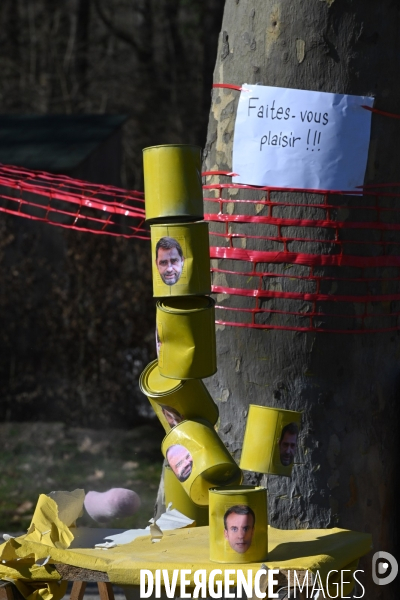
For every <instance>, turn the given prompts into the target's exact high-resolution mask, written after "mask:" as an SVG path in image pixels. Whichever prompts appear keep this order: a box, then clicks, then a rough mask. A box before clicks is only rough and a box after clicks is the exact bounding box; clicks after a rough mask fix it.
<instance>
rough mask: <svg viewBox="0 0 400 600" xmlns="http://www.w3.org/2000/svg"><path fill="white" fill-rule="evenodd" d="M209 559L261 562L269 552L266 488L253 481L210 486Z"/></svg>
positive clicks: (222, 561) (225, 561) (224, 561)
mask: <svg viewBox="0 0 400 600" xmlns="http://www.w3.org/2000/svg"><path fill="white" fill-rule="evenodd" d="M209 514H210V560H213V561H215V562H220V563H250V562H261V561H263V560H265V559H266V558H267V554H268V506H267V490H266V489H265V488H263V487H253V486H250V485H242V486H236V487H234V486H229V487H224V488H215V489H210V505H209Z"/></svg>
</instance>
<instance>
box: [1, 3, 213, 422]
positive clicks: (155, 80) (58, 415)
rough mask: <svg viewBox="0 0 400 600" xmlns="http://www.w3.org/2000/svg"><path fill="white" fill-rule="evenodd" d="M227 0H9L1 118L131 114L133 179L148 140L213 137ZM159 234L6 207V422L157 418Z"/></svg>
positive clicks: (4, 12) (128, 141)
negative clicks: (150, 382)
mask: <svg viewBox="0 0 400 600" xmlns="http://www.w3.org/2000/svg"><path fill="white" fill-rule="evenodd" d="M223 5H224V1H223V0H135V1H132V0H107V1H106V0H66V1H65V2H61V3H60V2H56V3H55V2H52V1H51V0H34V1H30V2H22V1H21V0H2V2H1V3H0V113H2V114H3V115H4V114H41V115H45V114H110V113H111V114H122V115H127V117H128V120H127V121H126V123H125V125H124V128H123V161H122V162H123V164H122V174H121V175H122V182H123V186H124V187H126V188H128V189H137V190H143V181H142V177H143V176H142V149H143V148H145V147H147V146H152V145H157V144H166V143H190V144H198V145H200V146H202V147H203V146H204V144H205V140H206V129H207V121H208V113H209V107H210V100H211V86H212V74H213V69H214V65H215V58H216V52H217V44H218V34H219V31H220V27H221V21H222V12H223ZM149 246H150V245H149V244H148V243H147V242H140V241H134V240H125V239H123V238H109V237H108V236H99V235H91V234H89V233H79V232H75V231H67V230H62V229H61V228H58V227H50V226H48V225H46V224H40V223H35V222H30V221H28V220H26V219H19V218H15V217H12V216H8V215H5V214H1V215H0V280H1V286H0V407H1V412H0V414H1V416H0V421H3V422H19V421H25V422H26V421H58V422H63V423H64V424H66V425H68V426H77V425H79V426H81V427H96V428H102V427H116V428H118V427H124V428H129V427H132V426H136V425H138V424H140V423H143V422H144V421H146V420H147V419H148V418H149V417H150V415H151V413H150V412H149V407H148V402H147V400H146V399H145V398H144V396H143V395H142V394H141V392H140V390H139V387H138V378H139V375H140V373H141V371H142V370H143V368H144V367H145V366H146V364H147V363H148V362H150V361H151V360H152V359H154V358H155V344H154V323H155V302H154V301H153V298H152V285H151V263H150V248H149Z"/></svg>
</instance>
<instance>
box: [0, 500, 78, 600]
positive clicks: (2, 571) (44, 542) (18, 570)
mask: <svg viewBox="0 0 400 600" xmlns="http://www.w3.org/2000/svg"><path fill="white" fill-rule="evenodd" d="M57 494H58V496H57V497H58V500H59V501H60V505H58V504H57V502H55V500H53V498H49V496H46V495H45V494H41V495H40V496H39V499H38V503H37V505H36V508H35V512H34V515H33V517H32V522H31V524H30V526H29V529H28V532H27V533H26V534H25V535H22V536H20V537H17V538H11V539H10V540H8V541H7V542H5V544H2V545H1V546H0V559H1V561H2V564H0V578H1V579H5V580H8V581H12V582H13V583H14V584H15V585H16V587H17V588H18V589H19V591H20V592H21V594H22V595H23V596H24V597H25V598H26V599H27V600H39V599H41V600H60V599H61V598H62V597H63V596H64V595H65V592H66V586H67V582H61V581H60V580H61V576H60V574H59V573H58V572H57V571H56V569H55V568H54V567H53V566H51V565H50V564H43V565H41V564H36V562H37V561H38V560H39V559H43V560H45V559H47V557H49V556H50V550H51V549H52V548H54V549H55V548H59V549H61V550H62V551H65V549H66V548H68V547H69V545H70V544H71V542H72V540H73V539H74V536H73V534H72V532H71V530H70V528H69V527H68V526H67V525H66V524H65V522H64V521H62V520H61V519H60V517H59V513H60V512H61V513H62V514H63V516H64V519H65V520H67V522H68V523H69V524H71V523H72V520H73V519H74V518H76V516H78V514H79V513H80V510H81V508H82V506H83V498H84V492H83V490H75V491H74V492H58V493H57ZM60 506H61V508H60ZM69 515H72V516H71V517H70V518H69ZM36 548H37V550H36Z"/></svg>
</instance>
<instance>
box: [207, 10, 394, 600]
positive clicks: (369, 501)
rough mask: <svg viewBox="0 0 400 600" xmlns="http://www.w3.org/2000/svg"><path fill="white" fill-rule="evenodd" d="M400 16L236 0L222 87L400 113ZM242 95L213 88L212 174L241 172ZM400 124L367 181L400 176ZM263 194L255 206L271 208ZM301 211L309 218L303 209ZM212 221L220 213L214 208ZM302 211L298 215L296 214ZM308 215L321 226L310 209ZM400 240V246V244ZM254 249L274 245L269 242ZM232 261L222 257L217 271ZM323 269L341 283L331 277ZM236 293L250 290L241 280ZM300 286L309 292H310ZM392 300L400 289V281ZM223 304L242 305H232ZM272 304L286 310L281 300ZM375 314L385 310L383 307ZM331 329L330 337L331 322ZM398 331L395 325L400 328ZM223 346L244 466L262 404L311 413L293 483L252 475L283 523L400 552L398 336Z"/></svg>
mask: <svg viewBox="0 0 400 600" xmlns="http://www.w3.org/2000/svg"><path fill="white" fill-rule="evenodd" d="M399 16H400V11H399V7H398V5H397V4H396V3H394V2H392V1H390V0H385V1H383V2H381V3H379V5H378V4H377V3H365V2H361V1H358V0H357V1H351V0H325V1H320V2H314V1H312V0H305V1H304V2H301V3H298V2H293V1H292V0H281V1H280V2H276V1H274V0H247V2H244V1H243V0H235V1H234V0H227V2H226V6H225V13H224V18H223V24H222V31H221V34H220V40H219V48H218V55H217V62H216V66H215V71H214V82H215V83H230V84H236V85H242V84H243V83H249V84H255V83H259V84H262V85H271V86H280V87H287V88H298V89H307V90H318V91H325V92H334V93H348V94H358V95H373V96H375V98H376V101H375V106H376V107H377V108H380V109H382V110H385V111H388V112H393V113H400V78H399V77H398V73H399V67H400V53H399V52H398V49H399V41H400V40H399V31H400V29H399ZM238 99H239V92H237V91H233V90H227V89H214V91H213V101H212V106H211V112H210V120H209V128H208V138H207V144H206V148H205V152H204V170H205V171H210V170H228V171H229V170H231V169H232V142H233V131H234V123H235V115H236V108H237V103H238ZM399 127H400V124H399V122H398V121H394V120H393V119H389V118H384V117H380V116H378V115H373V117H372V133H371V142H370V151H369V159H368V167H367V175H366V182H368V183H370V182H393V181H398V180H399V177H398V167H399V164H398V163H399V160H398V157H397V156H396V148H397V137H398V128H399ZM210 181H212V180H208V181H207V182H210ZM214 181H227V180H224V179H221V178H217V179H214ZM236 193H237V190H236ZM257 194H258V193H257ZM257 194H255V193H254V194H253V196H252V197H253V198H259V197H260V195H259V194H258V195H257ZM238 196H240V194H238V195H237V196H234V197H238ZM246 197H250V196H246ZM289 197H290V195H289V194H288V196H287V198H289ZM292 197H293V196H292ZM396 200H397V199H396ZM351 201H352V200H351V198H350V199H349V198H347V200H346V202H347V203H351ZM344 203H345V201H344ZM392 206H395V203H393V204H392ZM293 211H296V213H294V212H293V213H292V214H293V215H294V214H296V217H297V218H299V212H298V207H295V208H293ZM205 212H211V211H210V206H209V203H206V207H205ZM238 212H239V210H238ZM240 212H243V211H240ZM290 214H291V213H290V211H288V212H287V213H285V216H287V217H288V218H290ZM302 216H303V218H316V216H315V213H312V210H311V209H308V208H307V209H303V215H302ZM366 216H367V213H363V214H362V215H359V217H360V218H362V219H364V218H366ZM257 227H258V228H257ZM263 227H264V229H263ZM265 228H266V226H265V225H264V226H262V225H258V226H254V229H253V231H252V233H254V234H255V235H265ZM213 229H214V230H215V229H216V227H215V226H213ZM236 231H238V230H236ZM324 235H326V231H323V230H318V236H324ZM371 235H372V234H371V232H369V231H368V230H364V232H363V234H360V237H359V238H358V239H359V240H361V241H362V240H363V241H368V240H370V239H371ZM393 239H397V241H398V237H397V238H396V237H394V238H393ZM263 244H264V246H263ZM329 244H330V241H329V240H328V239H327V242H326V243H325V245H324V244H323V243H321V245H320V249H319V251H320V253H327V252H328V253H329ZM211 245H214V246H217V245H222V243H221V238H216V237H215V238H212V239H211ZM252 248H254V249H259V250H262V249H266V248H265V242H262V243H261V242H260V243H258V245H257V244H256V245H255V246H252ZM303 248H306V247H305V246H303ZM327 248H328V250H327ZM362 248H363V249H362V250H361V251H360V250H358V253H359V255H361V256H363V255H364V256H367V255H368V256H370V255H371V254H370V253H371V248H369V247H368V244H367V245H364V246H362ZM394 248H396V246H394ZM313 249H314V251H315V243H314V245H313ZM297 251H298V250H297ZM303 251H304V252H307V250H306V249H304V250H303ZM392 252H393V254H396V250H392ZM226 265H227V263H226V262H225V263H224V262H223V261H221V260H214V261H213V266H215V267H225V268H226ZM230 267H231V269H232V270H235V269H236V270H239V263H238V262H237V261H236V264H235V261H231V262H230ZM269 267H271V265H269ZM301 269H302V268H301V267H297V266H295V265H293V266H291V270H290V273H293V274H296V273H297V274H300V273H302V270H301ZM335 269H336V271H335V273H336V276H341V277H351V276H354V269H353V270H351V269H350V268H345V267H337V268H335ZM330 272H332V270H331V271H330ZM392 272H393V273H395V275H394V276H396V277H397V276H398V270H397V269H393V270H390V273H388V271H385V275H384V276H386V277H390V276H391V273H392ZM320 273H321V274H322V275H327V274H329V273H328V269H327V268H321V270H320ZM369 275H370V276H371V277H372V276H376V277H379V275H378V270H374V269H371V270H369ZM381 276H382V273H381ZM213 283H214V285H224V284H226V283H227V280H226V276H225V275H221V274H214V280H213ZM228 283H229V287H240V283H239V280H238V279H237V276H236V279H235V275H231V276H230V278H229V281H228ZM386 283H387V282H386ZM266 285H270V284H269V283H268V282H266ZM282 285H283V284H282ZM341 285H343V286H344V287H343V290H344V289H346V290H347V293H348V294H355V293H358V292H357V291H355V290H354V289H353V288H354V285H355V284H354V283H353V284H351V283H347V284H345V282H342V284H339V287H340V286H341ZM352 285H353V288H352V287H351V286H352ZM298 286H299V289H298V291H305V290H304V288H301V289H300V283H299V284H298ZM345 286H346V287H345ZM384 287H385V282H384V281H383V282H378V283H377V288H376V289H377V291H376V292H375V293H383V292H382V290H383V289H384ZM292 290H294V288H292ZM326 291H327V293H329V291H330V290H329V289H327V290H326ZM391 291H392V292H393V293H396V292H399V284H398V282H396V283H395V284H394V285H393V287H392V288H391ZM342 293H343V292H342ZM217 300H218V302H219V303H220V304H221V303H228V302H229V299H224V298H223V297H222V296H220V297H218V299H217ZM287 302H288V301H286V300H285V301H281V304H280V305H279V306H280V308H282V306H286V307H287V306H288V304H287ZM378 305H379V306H378ZM269 306H271V307H272V308H274V307H275V308H277V307H278V304H275V305H274V304H273V303H270V304H269ZM393 308H395V307H394V306H392V309H393ZM372 310H373V311H375V312H376V313H378V312H383V311H382V306H381V305H380V303H376V305H374V306H373V307H372ZM356 315H357V309H356V306H354V320H353V321H351V320H350V322H349V323H348V327H349V328H355V327H356V323H357V320H356ZM268 318H269V319H270V321H266V322H269V323H272V324H276V325H279V324H281V325H282V324H284V323H285V321H284V319H285V317H280V316H279V315H274V316H272V317H268ZM266 319H267V317H266ZM325 321H326V323H325V325H326V326H327V327H329V320H325ZM393 322H394V326H396V324H397V323H396V319H395V318H394V321H393V320H392V325H393ZM375 323H376V324H378V326H379V325H380V326H381V327H384V326H385V323H386V324H387V320H386V321H384V320H383V319H382V320H381V321H380V320H379V318H378V319H377V320H375ZM217 348H218V372H217V374H216V375H215V376H214V377H213V378H211V379H209V380H208V381H207V382H206V383H207V385H208V387H209V390H210V392H211V394H212V395H213V397H214V398H215V399H216V400H217V401H219V408H220V427H219V433H220V435H221V437H222V439H223V440H224V441H225V443H226V445H227V446H228V448H229V450H230V451H231V452H232V454H233V456H234V457H235V458H236V459H237V460H238V459H239V458H240V453H241V447H242V441H243V434H244V429H245V424H246V415H247V412H248V406H249V404H260V405H265V406H276V407H282V408H287V409H296V410H304V415H303V426H302V435H301V448H300V451H299V453H298V457H297V459H298V462H299V464H297V465H295V467H294V469H293V474H292V477H291V479H286V478H283V477H282V478H281V477H277V476H268V478H267V477H265V478H263V477H262V476H261V475H260V474H257V473H255V474H254V473H247V474H246V479H247V481H249V482H253V483H256V482H260V481H261V482H267V487H268V494H269V519H270V523H271V525H273V526H276V527H281V528H285V529H287V528H324V527H335V526H338V527H343V528H349V529H353V530H358V531H366V532H370V533H372V535H373V548H374V552H376V551H378V550H386V551H388V552H391V553H392V554H395V553H396V552H395V548H396V543H397V537H396V527H397V521H398V517H397V511H396V510H395V499H396V494H397V491H398V477H397V474H396V466H397V463H396V459H395V456H397V452H396V450H397V445H398V444H397V428H398V423H399V412H398V407H397V402H398V396H399V384H400V380H399V373H400V369H399V353H400V337H399V332H398V331H396V332H394V333H393V332H392V333H365V334H358V335H357V334H347V335H340V334H336V333H315V332H308V333H302V332H295V331H279V330H274V329H272V330H257V329H256V330H255V329H247V328H239V327H228V326H223V325H221V326H217ZM371 556H372V555H371V554H370V555H368V556H367V557H366V558H365V559H363V560H362V562H361V565H360V568H361V569H364V571H365V573H364V576H363V581H362V582H363V584H364V585H365V587H366V590H367V591H366V596H367V597H368V598H380V597H381V593H382V589H383V590H384V591H385V598H389V597H390V598H394V597H395V586H396V582H394V583H392V584H389V585H388V586H386V588H380V587H378V586H377V585H375V584H373V583H372V578H371Z"/></svg>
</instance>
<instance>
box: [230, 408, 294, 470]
mask: <svg viewBox="0 0 400 600" xmlns="http://www.w3.org/2000/svg"><path fill="white" fill-rule="evenodd" d="M300 423H301V412H297V411H295V410H284V409H282V408H270V407H268V406H258V405H255V404H250V406H249V415H248V417H247V423H246V430H245V433H244V439H243V449H242V456H241V459H240V468H241V469H243V470H244V471H255V472H257V473H271V474H273V475H286V476H287V477H290V475H291V474H292V467H293V463H294V458H295V455H296V450H297V444H298V438H299V432H300Z"/></svg>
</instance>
